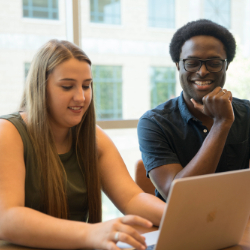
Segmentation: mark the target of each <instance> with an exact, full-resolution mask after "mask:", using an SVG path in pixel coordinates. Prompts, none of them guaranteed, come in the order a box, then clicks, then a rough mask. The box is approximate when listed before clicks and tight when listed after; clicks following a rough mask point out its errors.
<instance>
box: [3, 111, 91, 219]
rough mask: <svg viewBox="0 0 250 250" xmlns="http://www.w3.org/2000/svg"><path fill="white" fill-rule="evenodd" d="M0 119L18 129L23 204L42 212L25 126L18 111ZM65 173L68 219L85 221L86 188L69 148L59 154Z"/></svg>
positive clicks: (36, 175)
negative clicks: (21, 157) (22, 156)
mask: <svg viewBox="0 0 250 250" xmlns="http://www.w3.org/2000/svg"><path fill="white" fill-rule="evenodd" d="M0 119H6V120H8V121H10V122H11V123H12V124H13V125H14V126H15V127H16V129H17V130H18V132H19V134H20V136H21V138H22V141H23V146H24V162H25V168H26V176H25V206H26V207H30V208H32V209H35V210H38V211H40V212H44V209H43V204H42V197H41V194H40V187H41V186H40V185H39V183H38V169H37V164H36V156H35V153H34V148H33V145H32V143H31V140H30V138H29V135H28V132H27V127H26V124H25V122H24V121H23V119H22V117H21V115H20V114H19V112H16V113H13V114H10V115H4V116H1V117H0ZM59 157H60V159H61V161H62V163H63V166H64V168H65V171H66V174H67V187H66V190H67V199H68V207H69V219H70V220H76V221H87V217H88V208H87V190H86V185H85V181H84V176H83V174H82V172H81V170H80V167H79V165H78V162H77V157H76V152H75V150H73V149H71V150H70V151H69V152H68V153H66V154H59Z"/></svg>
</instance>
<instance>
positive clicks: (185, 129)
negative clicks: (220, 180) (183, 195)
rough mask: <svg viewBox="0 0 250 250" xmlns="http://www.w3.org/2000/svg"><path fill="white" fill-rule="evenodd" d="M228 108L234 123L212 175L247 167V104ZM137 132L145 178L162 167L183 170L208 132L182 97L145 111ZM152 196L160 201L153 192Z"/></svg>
mask: <svg viewBox="0 0 250 250" xmlns="http://www.w3.org/2000/svg"><path fill="white" fill-rule="evenodd" d="M232 106H233V110H234V116H235V121H234V122H233V124H232V127H231V129H230V131H229V134H228V137H227V140H226V144H225V147H224V150H223V152H222V155H221V158H220V161H219V164H218V166H217V169H216V172H224V171H230V170H237V169H244V168H248V167H249V159H250V102H249V101H248V100H240V99H237V98H233V101H232ZM137 132H138V138H139V145H140V150H141V153H142V160H143V163H144V165H145V168H146V171H147V176H148V173H149V171H150V170H152V169H154V168H156V167H159V166H162V165H166V164H173V163H178V164H181V166H182V167H185V166H186V165H187V164H188V163H189V162H190V161H191V160H192V158H193V157H194V156H195V155H196V153H197V152H198V150H199V149H200V147H201V145H202V143H203V141H204V139H205V138H206V136H207V135H208V133H209V131H208V128H207V127H205V126H203V125H202V123H201V121H200V120H198V119H197V118H195V117H194V116H193V115H192V114H191V113H190V112H189V110H188V108H187V106H186V104H185V102H184V99H183V93H181V95H180V96H179V97H176V98H174V99H171V100H169V101H167V102H165V103H162V104H160V105H159V106H157V107H156V108H155V109H152V110H149V111H147V112H146V113H145V114H144V115H143V116H142V117H141V118H140V120H139V123H138V131H137ZM208 154H209V152H208ZM155 194H156V196H157V197H159V198H160V199H162V200H164V199H163V197H162V196H161V195H160V193H159V192H158V191H157V190H156V191H155Z"/></svg>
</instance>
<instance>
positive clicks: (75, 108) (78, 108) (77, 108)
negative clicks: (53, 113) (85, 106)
mask: <svg viewBox="0 0 250 250" xmlns="http://www.w3.org/2000/svg"><path fill="white" fill-rule="evenodd" d="M69 109H73V110H80V109H81V107H69Z"/></svg>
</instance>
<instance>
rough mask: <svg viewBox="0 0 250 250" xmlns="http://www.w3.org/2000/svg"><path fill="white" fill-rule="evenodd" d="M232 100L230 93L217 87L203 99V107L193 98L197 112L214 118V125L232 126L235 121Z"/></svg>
mask: <svg viewBox="0 0 250 250" xmlns="http://www.w3.org/2000/svg"><path fill="white" fill-rule="evenodd" d="M232 99H233V97H232V93H231V92H230V91H227V90H225V89H222V88H221V87H216V88H215V89H214V90H213V91H212V92H210V93H209V94H207V95H205V96H204V97H203V98H202V102H203V105H202V104H199V103H197V102H196V101H195V100H194V99H193V98H192V99H191V102H192V103H193V104H194V107H195V108H196V109H197V110H199V111H200V112H202V113H203V114H205V115H207V116H209V117H211V118H213V120H214V123H217V122H219V123H220V122H227V123H231V124H232V123H233V121H234V112H233V108H232Z"/></svg>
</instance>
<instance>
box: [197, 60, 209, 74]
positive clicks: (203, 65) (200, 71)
mask: <svg viewBox="0 0 250 250" xmlns="http://www.w3.org/2000/svg"><path fill="white" fill-rule="evenodd" d="M196 73H197V74H199V75H200V76H201V77H204V76H206V75H207V74H209V73H210V72H209V71H208V70H207V68H206V65H205V63H204V62H202V64H201V67H200V69H199V70H198V71H197V72H196Z"/></svg>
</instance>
